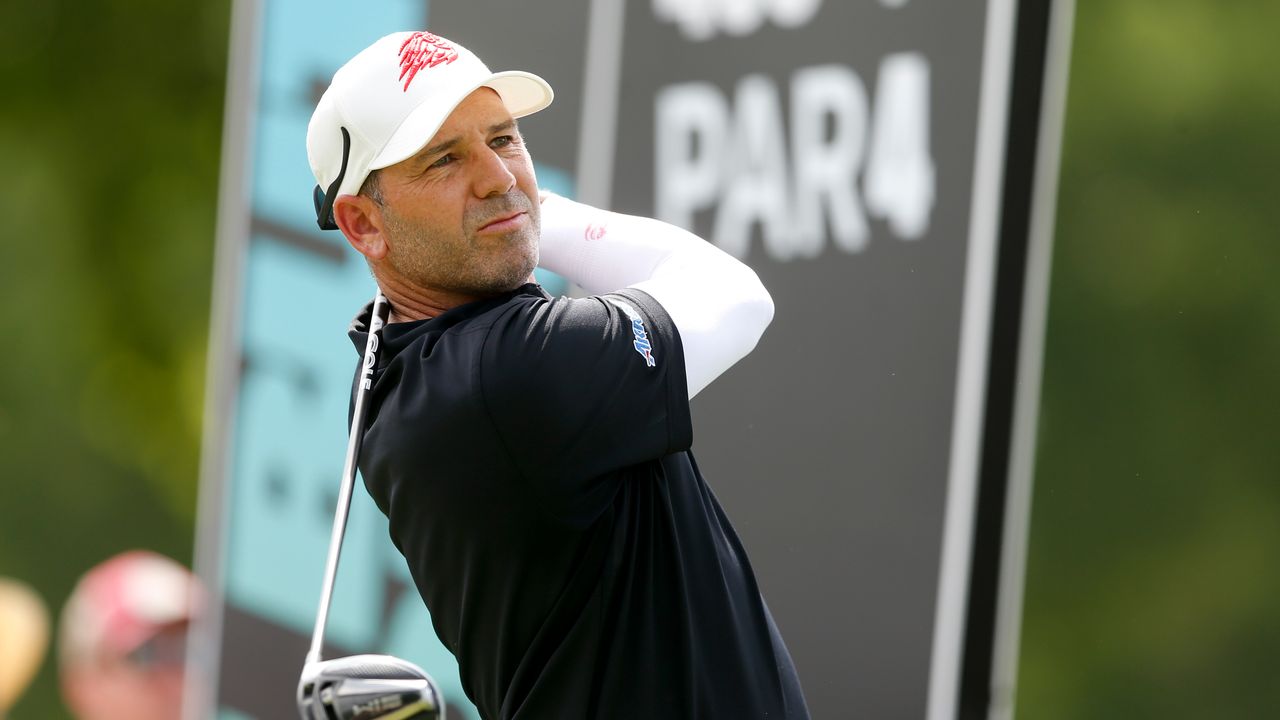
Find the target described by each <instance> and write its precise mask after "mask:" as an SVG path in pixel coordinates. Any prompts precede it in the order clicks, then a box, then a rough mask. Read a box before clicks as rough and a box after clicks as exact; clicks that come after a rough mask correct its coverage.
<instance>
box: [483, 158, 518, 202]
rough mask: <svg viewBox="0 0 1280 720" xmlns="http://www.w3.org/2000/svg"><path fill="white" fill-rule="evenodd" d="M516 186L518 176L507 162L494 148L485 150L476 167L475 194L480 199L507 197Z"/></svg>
mask: <svg viewBox="0 0 1280 720" xmlns="http://www.w3.org/2000/svg"><path fill="white" fill-rule="evenodd" d="M515 185H516V176H515V175H514V174H513V173H512V172H511V168H509V167H507V161H506V159H505V158H503V157H502V156H501V155H499V154H498V153H497V152H494V150H493V149H492V148H485V151H484V152H483V153H481V154H480V160H479V161H478V163H477V167H476V178H475V193H476V196H478V197H482V198H483V197H491V196H493V195H505V194H507V193H508V192H511V189H512V188H513V187H515Z"/></svg>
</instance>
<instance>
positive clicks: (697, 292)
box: [539, 192, 773, 398]
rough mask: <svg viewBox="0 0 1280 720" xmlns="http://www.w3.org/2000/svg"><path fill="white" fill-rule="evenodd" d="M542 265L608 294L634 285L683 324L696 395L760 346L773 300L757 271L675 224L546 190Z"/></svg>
mask: <svg viewBox="0 0 1280 720" xmlns="http://www.w3.org/2000/svg"><path fill="white" fill-rule="evenodd" d="M543 197H544V200H543V202H542V244H541V259H540V261H539V264H540V265H541V266H542V267H544V268H546V269H548V270H551V271H552V272H555V273H558V274H560V275H562V276H564V277H565V278H567V279H568V280H569V281H571V282H573V283H576V284H577V285H578V286H580V287H582V288H583V289H584V290H586V291H587V292H589V293H592V294H601V293H607V292H612V291H614V290H620V289H622V288H624V287H633V288H637V289H639V290H643V291H644V292H646V293H648V294H649V295H650V296H652V297H653V298H654V299H655V300H657V301H658V303H659V304H660V305H662V307H663V309H665V310H666V311H667V314H668V315H670V316H671V319H672V321H674V322H675V325H676V329H677V330H679V331H680V339H681V343H682V344H683V345H684V358H685V376H686V378H687V380H688V385H689V397H690V398H692V397H693V396H694V395H696V394H698V392H699V391H701V390H702V389H703V388H705V387H706V386H707V385H709V384H710V383H711V381H712V380H715V379H716V378H717V377H719V375H720V373H722V372H724V371H725V370H728V369H729V368H730V367H731V366H732V365H733V364H734V363H736V362H737V361H738V360H741V359H742V358H743V357H745V356H746V354H747V353H749V352H751V350H752V349H753V348H754V347H755V346H756V343H757V342H758V341H759V340H760V336H761V335H762V334H763V333H764V329H765V328H766V327H767V326H768V325H769V321H771V320H772V319H773V299H772V298H770V297H769V293H768V291H767V290H765V288H764V286H763V285H762V284H761V283H760V279H759V278H758V277H757V276H756V273H755V271H754V270H752V269H751V268H750V267H747V266H746V265H744V264H743V263H741V262H739V261H738V260H736V259H734V258H733V257H732V256H731V255H729V254H728V253H726V252H724V251H722V250H720V249H719V248H717V247H715V246H714V245H712V244H710V243H708V242H706V241H705V240H703V239H701V238H699V237H698V236H696V235H694V234H692V233H690V232H687V231H685V230H682V229H680V228H678V227H675V226H674V225H668V224H667V223H664V222H660V221H658V220H651V219H649V218H643V217H636V216H634V215H622V214H619V213H614V212H609V211H607V210H599V209H596V208H593V207H590V206H587V205H583V204H581V203H576V202H573V201H572V200H568V199H566V198H563V197H560V196H558V195H554V194H551V193H545V192H544V193H543Z"/></svg>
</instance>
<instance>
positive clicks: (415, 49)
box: [400, 32, 458, 92]
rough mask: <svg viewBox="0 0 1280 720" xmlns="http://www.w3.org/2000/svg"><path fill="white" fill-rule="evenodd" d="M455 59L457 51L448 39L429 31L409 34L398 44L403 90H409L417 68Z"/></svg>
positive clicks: (416, 73)
mask: <svg viewBox="0 0 1280 720" xmlns="http://www.w3.org/2000/svg"><path fill="white" fill-rule="evenodd" d="M457 59H458V51H457V50H455V49H454V47H453V45H450V44H449V41H448V40H445V39H444V38H442V37H439V36H437V35H432V34H431V33H429V32H416V33H414V34H412V35H410V36H409V37H408V38H407V39H406V40H405V41H404V44H402V45H401V46H400V79H401V80H404V89H405V91H406V92H407V91H408V90H409V83H411V82H413V79H414V78H415V77H417V75H418V71H419V70H421V69H423V68H433V67H435V66H437V65H440V64H442V63H443V64H445V65H448V64H449V63H451V62H453V61H454V60H457ZM406 75H407V76H408V77H405V76H406Z"/></svg>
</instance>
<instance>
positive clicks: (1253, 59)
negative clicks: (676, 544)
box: [0, 0, 1280, 720]
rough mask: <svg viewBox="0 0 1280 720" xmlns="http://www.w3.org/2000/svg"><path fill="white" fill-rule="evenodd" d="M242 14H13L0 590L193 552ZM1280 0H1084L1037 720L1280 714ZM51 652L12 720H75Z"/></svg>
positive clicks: (2, 84)
mask: <svg viewBox="0 0 1280 720" xmlns="http://www.w3.org/2000/svg"><path fill="white" fill-rule="evenodd" d="M229 14H230V9H229V3H228V2H227V0H217V1H214V2H203V3H170V2H160V1H159V0H130V1H129V2H106V1H105V0H85V1H82V2H76V3H69V2H62V3H59V2H43V3H23V4H11V5H10V6H9V7H8V8H6V13H5V16H6V18H5V21H4V22H3V23H0V88H3V93H4V98H3V102H2V103H0V161H2V162H3V167H4V170H5V172H4V180H3V185H2V188H3V191H2V192H0V213H3V215H2V216H3V218H4V221H5V223H4V239H3V242H0V289H2V292H3V298H4V301H3V303H0V333H2V334H3V337H6V338H8V341H7V347H6V351H5V353H4V354H5V357H6V362H5V363H4V366H3V367H4V373H3V376H2V377H0V453H2V454H3V460H4V462H3V467H2V469H0V477H3V484H2V485H0V489H2V490H0V575H3V576H10V577H16V578H21V579H23V580H26V581H28V582H30V583H32V584H33V585H35V586H36V587H37V588H38V589H39V590H40V592H41V593H42V594H43V596H44V598H45V600H46V601H47V602H48V603H49V604H50V606H51V607H52V608H54V610H55V612H56V610H57V608H60V607H61V604H62V601H63V600H64V599H65V598H66V596H67V594H68V593H69V592H70V590H71V587H72V585H73V583H74V582H75V579H76V577H77V576H78V575H79V574H80V573H81V572H83V571H84V570H85V569H87V568H88V567H89V566H91V565H93V564H94V563H96V562H98V561H100V560H102V559H104V558H105V557H107V556H109V555H111V554H113V553H115V552H118V551H121V550H125V549H128V548H132V547H148V548H152V549H155V550H158V551H160V552H163V553H166V554H168V555H171V556H173V557H175V558H178V559H180V560H183V561H187V560H189V559H190V557H191V550H192V535H193V523H194V518H195V497H196V473H197V462H198V451H199V434H200V413H201V405H202V393H203V383H204V353H205V345H206V333H207V328H208V310H209V307H208V306H209V293H210V275H211V271H212V258H213V235H214V231H213V227H214V216H215V208H216V188H217V176H218V153H219V143H220V136H221V126H222V100H223V88H224V83H225V74H226V59H227V58H226V53H227V46H228V41H227V33H228V24H229V23H228V20H229ZM1276 28H1280V3H1276V2H1270V3H1266V2H1250V3H1219V2H1211V1H1210V0H1107V1H1103V0H1081V2H1079V3H1078V7H1077V17H1076V24H1075V42H1074V52H1073V59H1072V67H1071V83H1070V89H1069V96H1068V109H1067V122H1066V139H1065V146H1064V152H1063V164H1062V185H1061V193H1060V197H1059V203H1058V224H1057V237H1056V240H1055V251H1054V266H1053V278H1052V283H1051V286H1052V290H1051V299H1050V310H1049V324H1048V337H1047V342H1046V361H1045V374H1044V391H1043V404H1042V412H1041V421H1040V422H1041V424H1040V442H1039V457H1038V463H1037V472H1036V480H1035V482H1036V487H1035V499H1034V507H1033V514H1032V525H1031V545H1030V560H1029V567H1028V572H1027V593H1026V606H1025V621H1024V630H1023V643H1022V656H1021V671H1020V689H1019V703H1018V717H1019V718H1025V719H1027V720H1041V719H1048V720H1056V719H1058V718H1063V719H1066V718H1070V719H1073V720H1074V719H1077V718H1126V719H1127V718H1157V717H1158V718H1204V717H1213V718H1222V717H1231V718H1261V717H1271V716H1274V714H1275V713H1276V711H1277V709H1280V690H1277V689H1276V686H1275V685H1272V677H1271V676H1272V674H1273V670H1274V668H1275V667H1276V666H1277V664H1278V663H1280V613H1278V612H1277V611H1276V610H1275V609H1274V598H1277V597H1280V563H1277V562H1276V561H1275V560H1274V558H1273V556H1274V552H1275V550H1276V549H1277V548H1280V482H1277V480H1280V472H1278V470H1280V443H1278V442H1277V441H1276V439H1275V438H1274V437H1273V436H1274V435H1275V434H1276V430H1277V429H1280V412H1278V411H1277V401H1278V399H1280V380H1277V374H1276V372H1275V367H1276V365H1277V360H1278V359H1280V332H1278V330H1280V285H1277V284H1273V283H1272V282H1271V281H1270V280H1271V278H1270V277H1269V275H1270V273H1271V272H1272V271H1273V270H1274V269H1275V268H1276V267H1277V266H1278V265H1280V243H1278V242H1277V240H1280V233H1278V232H1277V228H1278V227H1280V210H1278V209H1277V208H1278V207H1280V200H1278V197H1280V180H1277V176H1278V173H1277V171H1278V170H1280V82H1278V81H1277V74H1276V71H1275V69H1274V68H1275V67H1276V65H1275V63H1277V61H1280V51H1278V50H1277V49H1276V45H1275V43H1274V41H1273V39H1272V36H1273V35H1274V33H1275V29H1276ZM53 671H54V664H53V662H52V659H50V660H49V661H46V663H45V666H44V668H43V670H42V671H41V674H40V675H39V677H38V678H37V681H36V683H35V685H33V687H32V688H31V690H30V691H29V692H28V693H27V694H26V696H25V697H24V699H23V701H22V702H21V703H20V704H19V705H18V706H17V708H16V709H15V711H14V713H13V716H14V717H15V718H19V719H22V718H63V717H66V713H65V711H64V710H63V709H62V706H61V703H60V701H59V699H58V692H57V683H56V678H55V675H54V672H53Z"/></svg>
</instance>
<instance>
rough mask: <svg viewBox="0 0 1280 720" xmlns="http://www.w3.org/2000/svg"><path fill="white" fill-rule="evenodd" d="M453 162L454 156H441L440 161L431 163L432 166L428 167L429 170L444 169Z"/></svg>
mask: <svg viewBox="0 0 1280 720" xmlns="http://www.w3.org/2000/svg"><path fill="white" fill-rule="evenodd" d="M451 162H453V156H452V155H442V156H440V159H439V160H436V161H435V162H433V163H431V164H430V165H428V166H427V167H429V168H442V167H444V166H445V165H448V164H449V163H451Z"/></svg>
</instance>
